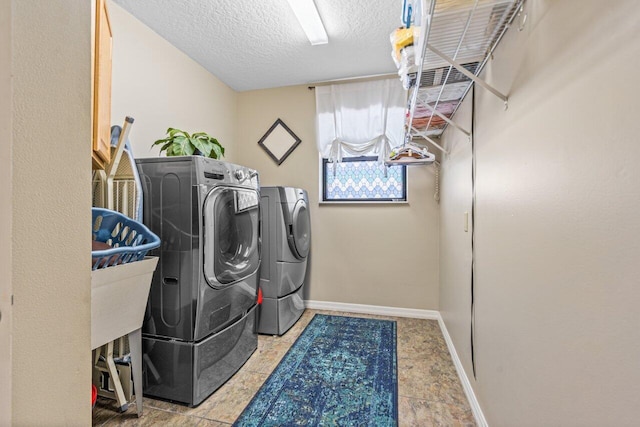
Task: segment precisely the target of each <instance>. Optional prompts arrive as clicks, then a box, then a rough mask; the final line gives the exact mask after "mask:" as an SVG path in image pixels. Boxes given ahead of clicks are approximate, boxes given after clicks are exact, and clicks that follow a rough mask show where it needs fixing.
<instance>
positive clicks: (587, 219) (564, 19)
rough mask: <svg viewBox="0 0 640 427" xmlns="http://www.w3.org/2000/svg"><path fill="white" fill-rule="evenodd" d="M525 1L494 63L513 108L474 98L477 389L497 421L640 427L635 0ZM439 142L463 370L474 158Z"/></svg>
mask: <svg viewBox="0 0 640 427" xmlns="http://www.w3.org/2000/svg"><path fill="white" fill-rule="evenodd" d="M526 8H527V9H528V12H529V19H528V22H527V25H526V28H525V30H524V31H523V32H521V33H519V32H518V31H516V30H515V29H514V28H512V29H511V30H510V32H509V34H508V35H507V37H506V39H505V40H504V42H503V44H502V45H501V46H500V48H499V49H498V50H497V51H496V53H495V59H494V60H493V61H492V62H491V63H490V65H489V68H488V69H487V70H486V72H485V73H484V75H485V77H486V78H487V79H488V81H489V82H490V83H492V84H493V85H495V86H496V87H497V88H498V89H500V90H502V91H505V92H507V93H509V94H510V101H509V109H508V110H506V111H505V110H504V109H503V106H502V102H500V101H499V100H498V99H496V98H495V97H493V96H492V95H491V94H488V93H487V92H485V91H482V90H481V89H478V92H477V95H478V97H477V130H476V142H477V215H476V248H477V251H476V263H477V267H476V273H477V276H476V277H477V285H476V287H477V294H476V297H477V300H476V334H477V340H476V360H477V381H474V382H473V384H474V387H475V390H476V393H477V395H478V397H479V400H480V403H481V405H482V408H483V410H484V413H485V415H486V417H487V419H488V421H489V424H490V425H492V426H514V425H517V426H540V425H567V426H569V425H580V426H603V425H616V426H631V425H637V423H638V419H640V406H638V396H640V364H639V363H638V361H639V360H640V329H639V328H638V325H640V310H639V309H638V301H640V287H639V286H638V282H639V279H640V264H639V263H638V254H639V253H640V221H638V212H639V211H640V185H639V183H640V168H638V166H637V159H638V158H639V157H640V144H638V135H639V134H640V120H638V117H637V114H636V110H637V109H636V108H635V105H636V104H637V100H638V99H639V98H640V85H638V81H637V73H636V72H635V71H634V70H637V69H638V68H639V67H640V24H639V23H638V22H639V21H638V19H637V17H638V16H640V3H638V2H636V1H616V2H611V3H609V4H607V7H603V6H602V2H598V1H562V2H558V1H555V2H553V1H539V2H527V3H526ZM466 123H467V124H468V120H467V121H466ZM445 140H446V141H447V146H448V147H449V148H451V149H452V155H451V156H449V157H448V158H447V159H445V161H444V168H443V195H442V205H441V206H442V211H441V218H442V233H441V241H442V246H441V255H442V259H441V276H442V289H441V295H442V298H441V310H442V314H443V316H444V319H445V322H446V324H447V326H448V327H449V328H450V332H451V333H452V335H453V340H454V343H455V345H456V348H457V349H458V352H459V353H460V354H461V356H462V359H463V361H464V364H465V367H469V360H470V359H469V350H468V344H467V343H468V339H469V336H468V327H469V326H468V324H469V303H468V292H469V281H468V274H461V273H460V271H467V270H468V269H469V257H468V254H469V252H468V251H469V249H468V238H467V237H466V236H461V235H460V227H459V218H460V216H461V215H462V212H461V211H462V210H463V209H467V207H468V206H469V204H470V200H469V197H470V183H469V175H470V170H469V168H470V153H469V147H468V145H467V146H465V145H464V144H463V143H462V141H461V140H460V138H459V136H457V135H456V136H454V134H453V131H448V134H447V135H446V137H445ZM459 255H461V256H459Z"/></svg>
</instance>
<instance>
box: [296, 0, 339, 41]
mask: <svg viewBox="0 0 640 427" xmlns="http://www.w3.org/2000/svg"><path fill="white" fill-rule="evenodd" d="M287 1H288V2H289V6H291V9H293V13H295V14H296V18H298V22H300V25H301V26H302V29H303V30H304V32H305V34H306V35H307V38H308V39H309V41H310V42H311V44H312V45H318V44H327V43H329V37H327V32H326V31H325V29H324V26H323V25H322V20H321V19H320V15H319V14H318V9H316V5H315V3H314V2H313V0H287Z"/></svg>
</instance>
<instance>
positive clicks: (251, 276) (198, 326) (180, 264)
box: [137, 156, 260, 406]
mask: <svg viewBox="0 0 640 427" xmlns="http://www.w3.org/2000/svg"><path fill="white" fill-rule="evenodd" d="M137 165H138V170H139V173H140V178H141V180H142V185H143V191H144V223H145V224H146V225H147V226H148V227H149V228H150V229H151V230H152V231H153V232H154V233H156V234H157V235H158V236H159V237H160V239H161V240H162V244H161V246H160V248H158V249H157V250H155V251H154V253H153V255H157V256H159V257H160V259H159V262H158V267H157V268H156V271H155V274H154V276H153V281H152V284H151V291H150V295H149V302H148V305H147V311H146V314H145V320H144V324H143V329H142V332H143V370H144V371H143V372H144V394H145V395H148V396H152V397H157V398H161V399H167V400H171V401H176V402H181V403H185V404H187V405H190V406H195V405H198V404H199V403H201V402H202V401H203V400H204V399H206V398H207V397H208V396H209V395H210V394H211V393H213V392H214V391H215V390H216V389H217V388H218V387H220V386H221V385H222V384H224V383H225V382H226V381H227V380H228V379H229V378H230V377H231V376H232V375H233V374H234V373H235V372H236V371H237V370H238V369H240V367H241V366H242V365H243V364H244V363H245V362H246V361H247V359H248V358H249V356H251V354H252V353H253V352H254V351H255V349H256V348H257V342H258V341H257V334H256V327H255V324H256V315H257V310H256V302H257V288H258V267H259V265H260V253H259V220H260V213H259V211H260V209H259V193H258V188H259V185H258V176H257V173H256V172H255V171H253V170H250V169H247V168H245V167H242V166H238V165H234V164H231V163H226V162H221V161H217V160H213V159H209V158H205V157H200V156H185V157H158V158H149V159H138V160H137Z"/></svg>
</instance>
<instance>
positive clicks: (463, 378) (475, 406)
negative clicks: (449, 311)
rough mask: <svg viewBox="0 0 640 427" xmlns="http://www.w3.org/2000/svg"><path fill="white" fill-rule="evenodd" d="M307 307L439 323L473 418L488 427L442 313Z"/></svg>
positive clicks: (319, 304)
mask: <svg viewBox="0 0 640 427" xmlns="http://www.w3.org/2000/svg"><path fill="white" fill-rule="evenodd" d="M305 307H306V308H311V309H315V310H328V311H344V312H349V313H360V314H375V315H382V316H394V317H411V318H415V319H433V320H437V321H438V325H439V326H440V331H441V332H442V335H443V336H444V340H445V342H446V343H447V348H448V349H449V354H450V355H451V360H452V361H453V365H454V366H455V367H456V372H457V373H458V378H459V379H460V382H461V383H462V388H463V390H464V394H465V395H466V396H467V400H468V401H469V406H471V411H472V412H473V416H474V418H475V419H476V423H477V424H478V426H479V427H488V426H489V424H487V420H486V418H485V417H484V413H483V412H482V408H481V407H480V403H479V402H478V399H477V398H476V395H475V393H474V392H473V387H471V382H470V381H469V377H467V373H466V372H465V370H464V367H463V366H462V362H461V361H460V357H458V352H457V351H456V348H455V346H454V345H453V341H452V340H451V336H450V335H449V331H448V330H447V326H446V325H445V323H444V320H443V319H442V316H441V315H440V312H439V311H437V310H421V309H414V308H399V307H384V306H379V305H364V304H348V303H342V302H329V301H313V300H306V301H305Z"/></svg>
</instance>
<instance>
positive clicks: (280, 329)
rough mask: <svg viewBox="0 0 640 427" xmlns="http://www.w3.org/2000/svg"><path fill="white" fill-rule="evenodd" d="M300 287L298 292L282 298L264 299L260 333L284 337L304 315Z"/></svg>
mask: <svg viewBox="0 0 640 427" xmlns="http://www.w3.org/2000/svg"><path fill="white" fill-rule="evenodd" d="M303 289H304V286H300V288H298V290H297V291H295V292H294V293H292V294H290V295H287V296H286V297H282V298H264V299H263V300H262V305H261V306H260V317H259V319H260V320H259V321H258V333H259V334H265V335H283V334H284V333H285V332H287V331H288V330H289V329H290V328H291V327H292V326H293V325H295V323H296V322H297V321H298V319H299V318H300V316H302V313H304V299H303V297H302V290H303Z"/></svg>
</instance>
